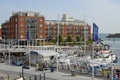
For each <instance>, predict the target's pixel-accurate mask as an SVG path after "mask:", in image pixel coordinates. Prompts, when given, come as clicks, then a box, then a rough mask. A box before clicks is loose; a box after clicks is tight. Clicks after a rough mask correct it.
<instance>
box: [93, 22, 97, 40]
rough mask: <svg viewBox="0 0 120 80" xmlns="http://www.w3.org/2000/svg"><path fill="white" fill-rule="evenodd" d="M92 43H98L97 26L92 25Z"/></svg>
mask: <svg viewBox="0 0 120 80" xmlns="http://www.w3.org/2000/svg"><path fill="white" fill-rule="evenodd" d="M93 41H95V42H97V41H98V26H97V25H96V24H95V23H93Z"/></svg>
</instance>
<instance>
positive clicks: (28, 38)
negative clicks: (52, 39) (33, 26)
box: [27, 29, 30, 41]
mask: <svg viewBox="0 0 120 80" xmlns="http://www.w3.org/2000/svg"><path fill="white" fill-rule="evenodd" d="M27 40H28V41H29V40H30V31H29V29H28V30H27Z"/></svg>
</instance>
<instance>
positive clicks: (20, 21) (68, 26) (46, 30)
mask: <svg viewBox="0 0 120 80" xmlns="http://www.w3.org/2000/svg"><path fill="white" fill-rule="evenodd" d="M58 26H59V34H61V35H62V36H63V38H64V39H66V38H67V36H68V35H71V36H72V37H73V39H75V38H76V36H78V35H79V36H80V37H82V38H83V37H84V36H85V35H86V38H87V39H88V38H91V26H90V25H88V24H87V23H85V22H84V21H83V20H76V19H74V18H73V17H70V16H69V15H67V14H64V15H63V17H62V19H61V20H45V17H44V16H43V15H40V14H39V13H37V12H31V11H22V12H21V11H20V12H12V16H11V17H10V19H9V20H8V21H6V22H5V23H3V24H2V39H5V40H6V42H7V43H8V42H10V43H11V44H27V41H28V38H29V40H30V42H32V43H33V44H38V43H39V44H40V43H41V41H45V40H46V39H47V38H49V37H52V38H55V39H56V37H57V32H58ZM28 33H29V37H28V36H27V35H28Z"/></svg>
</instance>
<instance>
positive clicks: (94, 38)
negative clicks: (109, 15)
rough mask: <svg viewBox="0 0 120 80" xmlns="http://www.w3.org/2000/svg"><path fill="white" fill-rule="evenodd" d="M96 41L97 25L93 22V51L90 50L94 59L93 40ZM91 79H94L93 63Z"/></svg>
mask: <svg viewBox="0 0 120 80" xmlns="http://www.w3.org/2000/svg"><path fill="white" fill-rule="evenodd" d="M97 41H98V26H97V25H96V24H95V23H93V52H92V57H93V58H92V59H94V55H93V54H94V44H95V43H94V42H97ZM92 80H94V64H93V65H92Z"/></svg>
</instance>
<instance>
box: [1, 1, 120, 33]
mask: <svg viewBox="0 0 120 80" xmlns="http://www.w3.org/2000/svg"><path fill="white" fill-rule="evenodd" d="M12 11H35V12H39V13H40V15H44V16H45V19H46V20H57V19H58V15H60V18H61V17H62V15H63V14H69V15H70V16H72V17H74V18H75V19H80V20H84V18H85V21H86V22H87V23H88V24H89V25H91V28H92V26H93V22H94V23H95V24H96V25H97V26H98V27H99V33H120V0H1V2H0V24H2V23H4V22H5V20H8V19H9V17H10V16H11V15H12Z"/></svg>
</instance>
